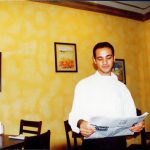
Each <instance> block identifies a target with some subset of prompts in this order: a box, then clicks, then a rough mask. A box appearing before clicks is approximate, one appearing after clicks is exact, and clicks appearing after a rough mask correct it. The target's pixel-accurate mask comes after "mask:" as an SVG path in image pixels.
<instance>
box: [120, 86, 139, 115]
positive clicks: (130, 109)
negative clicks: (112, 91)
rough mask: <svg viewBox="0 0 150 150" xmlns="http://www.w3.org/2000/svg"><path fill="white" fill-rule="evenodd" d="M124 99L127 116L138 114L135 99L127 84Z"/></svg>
mask: <svg viewBox="0 0 150 150" xmlns="http://www.w3.org/2000/svg"><path fill="white" fill-rule="evenodd" d="M123 99H124V112H125V113H126V116H127V117H128V116H129V117H131V116H132V117H134V116H137V113H136V106H135V103H134V100H133V98H132V96H131V93H130V91H129V89H128V88H127V87H126V86H124V92H123Z"/></svg>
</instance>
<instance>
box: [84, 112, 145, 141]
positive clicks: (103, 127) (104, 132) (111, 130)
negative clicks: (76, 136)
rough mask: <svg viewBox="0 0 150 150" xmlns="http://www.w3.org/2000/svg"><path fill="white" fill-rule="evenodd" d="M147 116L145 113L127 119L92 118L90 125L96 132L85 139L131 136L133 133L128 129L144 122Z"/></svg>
mask: <svg viewBox="0 0 150 150" xmlns="http://www.w3.org/2000/svg"><path fill="white" fill-rule="evenodd" d="M147 115H148V113H147V112H145V113H144V114H142V115H141V116H136V117H128V118H105V117H93V118H91V119H90V125H91V126H94V127H95V129H96V132H95V133H93V134H92V135H91V136H90V137H87V138H85V139H93V138H104V137H114V136H124V135H133V134H134V132H132V131H130V130H129V128H130V127H132V126H133V125H134V124H137V123H139V122H141V121H142V120H144V119H145V118H146V116H147Z"/></svg>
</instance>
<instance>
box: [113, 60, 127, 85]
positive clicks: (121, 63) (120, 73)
mask: <svg viewBox="0 0 150 150" xmlns="http://www.w3.org/2000/svg"><path fill="white" fill-rule="evenodd" d="M112 71H113V73H115V74H116V75H117V77H118V80H119V81H121V82H123V83H125V84H126V74H125V60H124V59H115V63H114V67H113V69H112Z"/></svg>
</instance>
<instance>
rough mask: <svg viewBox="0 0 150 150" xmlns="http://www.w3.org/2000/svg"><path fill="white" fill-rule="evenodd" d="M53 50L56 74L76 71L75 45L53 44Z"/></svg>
mask: <svg viewBox="0 0 150 150" xmlns="http://www.w3.org/2000/svg"><path fill="white" fill-rule="evenodd" d="M54 50H55V71H56V72H77V71H78V66H77V52H76V44H74V43H60V42H54Z"/></svg>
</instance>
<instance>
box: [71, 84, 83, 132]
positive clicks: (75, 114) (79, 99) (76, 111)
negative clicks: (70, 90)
mask: <svg viewBox="0 0 150 150" xmlns="http://www.w3.org/2000/svg"><path fill="white" fill-rule="evenodd" d="M83 101H84V92H83V90H82V88H81V86H80V85H79V84H77V86H76V88H75V92H74V99H73V105H72V110H71V112H70V113H69V124H70V126H71V128H72V130H73V131H74V132H76V133H79V132H80V131H79V128H78V127H77V123H78V121H79V120H80V119H83V115H82V111H83V106H84V102H83Z"/></svg>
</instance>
